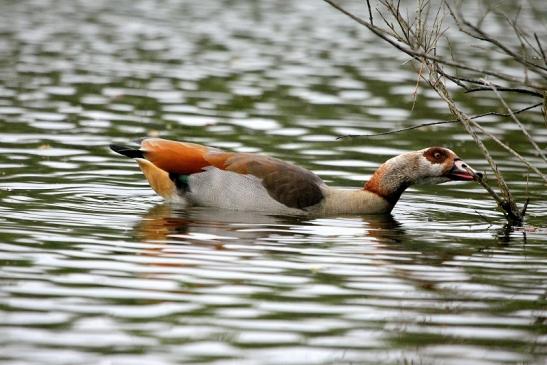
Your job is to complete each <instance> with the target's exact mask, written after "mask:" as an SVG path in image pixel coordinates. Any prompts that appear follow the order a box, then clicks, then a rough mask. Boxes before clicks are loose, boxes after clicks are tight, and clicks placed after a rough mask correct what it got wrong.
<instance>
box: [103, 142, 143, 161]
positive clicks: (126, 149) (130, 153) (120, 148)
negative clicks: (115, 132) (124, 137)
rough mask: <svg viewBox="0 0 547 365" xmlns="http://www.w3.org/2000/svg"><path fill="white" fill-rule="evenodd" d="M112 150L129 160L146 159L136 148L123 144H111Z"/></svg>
mask: <svg viewBox="0 0 547 365" xmlns="http://www.w3.org/2000/svg"><path fill="white" fill-rule="evenodd" d="M110 149H111V150H112V151H114V152H117V153H119V154H120V155H124V156H127V157H129V158H144V155H143V152H142V151H141V150H139V149H138V148H135V147H130V146H124V145H121V144H111V145H110Z"/></svg>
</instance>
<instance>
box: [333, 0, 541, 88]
mask: <svg viewBox="0 0 547 365" xmlns="http://www.w3.org/2000/svg"><path fill="white" fill-rule="evenodd" d="M323 1H325V2H326V3H328V4H329V5H331V6H332V7H333V8H335V9H336V10H338V11H340V12H341V13H343V14H345V15H346V16H348V17H350V18H351V19H353V20H355V21H356V22H357V23H359V24H361V25H363V26H365V27H366V28H368V29H369V30H370V31H371V32H373V33H374V34H375V35H377V36H378V37H380V38H382V39H383V40H384V41H386V42H388V43H389V44H391V45H392V46H393V47H395V48H397V49H398V50H400V51H401V52H404V53H406V54H407V55H409V56H411V57H412V58H414V59H416V60H417V61H420V62H421V61H422V60H423V59H427V60H429V61H433V62H437V63H440V64H443V65H446V66H449V67H454V68H457V69H461V70H466V71H471V72H474V73H477V74H484V75H489V76H493V77H496V78H499V79H500V80H505V81H510V82H523V81H522V80H519V79H517V78H515V77H513V76H510V75H507V74H504V73H502V72H494V71H489V70H485V69H477V68H474V67H471V66H468V65H465V64H461V63H456V62H451V61H448V60H445V59H442V58H440V57H436V56H431V55H429V54H427V53H425V52H420V51H414V50H413V49H410V48H408V47H405V46H403V45H401V44H399V43H398V42H396V41H395V40H393V39H391V38H389V36H388V35H390V34H389V32H386V30H385V29H382V28H379V27H377V26H374V25H372V24H370V23H369V22H368V21H366V20H364V19H363V18H361V17H359V16H357V15H355V14H353V13H351V12H349V11H347V10H346V9H344V8H342V7H341V6H339V5H338V4H336V3H335V2H334V1H333V0H323ZM523 83H524V84H525V85H526V86H528V87H530V88H533V89H538V90H541V89H542V87H541V86H540V85H535V84H532V83H531V82H523Z"/></svg>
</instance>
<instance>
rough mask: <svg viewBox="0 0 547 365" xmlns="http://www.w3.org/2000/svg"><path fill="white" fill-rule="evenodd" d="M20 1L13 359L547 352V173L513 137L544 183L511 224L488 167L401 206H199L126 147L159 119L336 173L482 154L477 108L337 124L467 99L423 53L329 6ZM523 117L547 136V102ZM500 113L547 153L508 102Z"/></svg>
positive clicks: (501, 128) (8, 210) (1, 88)
mask: <svg viewBox="0 0 547 365" xmlns="http://www.w3.org/2000/svg"><path fill="white" fill-rule="evenodd" d="M354 5H355V6H359V4H354ZM539 6H540V9H543V10H545V6H542V5H541V4H540V5H539ZM358 9H361V11H364V10H363V9H362V8H358ZM0 10H1V11H0V19H1V21H0V152H1V154H0V201H1V204H0V260H1V263H2V266H1V269H0V277H1V282H2V284H1V291H0V359H1V361H2V363H5V364H18V365H19V364H55V365H58V364H136V363H137V364H140V363H146V364H175V363H178V364H216V365H220V364H222V365H226V364H384V363H385V364H405V363H407V364H433V363H435V364H440V363H442V364H461V363H466V364H522V363H526V364H542V363H543V362H544V361H545V359H546V357H547V337H546V333H547V327H546V320H545V317H546V311H545V308H546V307H547V306H546V298H545V295H546V292H547V271H546V269H545V268H546V267H547V266H546V264H547V248H546V247H547V236H546V234H547V233H546V225H545V221H546V220H545V219H546V217H547V209H546V208H547V203H546V199H545V192H544V186H543V185H542V184H541V182H540V181H539V180H538V179H537V178H535V177H533V176H530V178H529V179H528V180H527V178H526V174H527V172H526V170H525V169H523V168H522V167H521V166H520V165H519V164H518V163H517V162H516V161H514V160H512V159H509V158H508V157H507V155H506V154H505V153H504V152H503V151H502V150H499V149H497V148H495V147H493V149H492V152H493V155H494V157H495V158H496V159H497V161H499V162H500V166H501V168H502V169H503V171H504V172H505V174H506V177H507V179H508V181H509V183H510V185H511V187H512V189H513V192H514V193H515V195H516V197H517V199H518V200H519V201H520V202H522V201H524V200H525V198H526V197H527V196H529V197H530V198H531V203H530V207H529V209H528V221H527V222H528V226H527V227H526V228H525V229H522V230H517V231H513V232H506V231H504V230H503V219H502V218H501V217H500V214H499V213H497V212H496V211H495V209H494V208H495V203H494V202H493V201H492V200H491V199H490V198H489V196H488V195H487V194H486V193H485V192H484V191H483V190H482V188H480V186H478V185H476V184H474V183H452V184H448V185H441V186H435V187H419V188H414V189H411V190H409V191H408V192H406V193H405V194H404V195H403V199H402V201H400V202H399V203H398V205H397V206H396V208H395V210H394V211H393V214H392V215H391V216H389V217H375V216H348V217H326V218H316V219H303V218H295V217H279V216H268V215H265V214H257V213H245V212H226V211H219V210H215V209H206V208H192V209H187V210H185V209H181V208H177V207H173V206H169V205H166V204H164V203H163V202H162V200H161V199H160V198H158V197H157V196H155V195H154V194H153V192H152V191H151V190H150V189H149V187H148V186H147V184H146V183H145V181H144V179H143V177H142V175H141V173H140V172H139V171H138V169H137V167H136V166H135V164H134V162H132V161H130V160H124V159H121V158H119V156H117V155H114V154H113V153H111V152H110V151H109V150H108V148H107V145H108V144H109V143H111V142H119V143H126V142H128V141H131V140H133V139H137V138H140V137H142V136H146V135H159V136H162V137H166V138H171V139H181V140H188V141H193V142H198V143H206V144H209V145H214V146H217V147H221V148H225V149H230V150H234V151H250V152H264V153H268V154H271V155H273V156H276V157H279V158H283V159H286V160H290V161H293V162H295V163H297V164H299V165H301V166H304V167H307V168H309V169H312V170H313V171H315V172H316V173H318V174H319V175H320V176H321V177H322V178H323V179H324V180H325V181H327V182H328V183H329V184H332V185H340V186H359V185H361V184H362V183H363V181H364V180H366V179H368V178H369V177H370V176H371V175H372V173H373V172H374V169H375V168H376V167H377V166H378V164H379V163H381V162H382V161H384V160H385V159H387V158H389V157H391V156H393V155H396V154H398V153H401V152H404V151H408V150H414V149H418V148H423V147H425V146H428V145H431V144H436V145H445V146H447V147H449V148H452V149H454V150H455V151H456V152H457V153H458V154H460V155H461V156H462V157H463V158H464V159H466V161H467V162H469V163H470V164H471V165H472V166H473V167H475V168H476V169H479V170H484V169H486V166H487V164H486V161H484V159H483V158H482V157H481V155H480V153H479V152H478V151H477V149H476V147H475V145H474V143H473V142H472V141H470V138H469V137H468V136H467V135H465V134H464V133H463V132H462V131H461V130H460V129H459V127H457V126H445V127H439V128H431V129H421V130H417V131H413V132H409V133H404V134H397V135H388V136H382V137H378V138H375V139H367V140H349V141H341V142H340V141H335V137H336V136H338V135H340V134H346V133H374V132H382V131H386V130H389V129H392V128H401V127H406V126H410V125H413V124H415V123H420V122H427V121H434V120H443V119H448V118H449V117H448V116H447V115H446V110H445V107H444V106H443V104H442V103H440V102H439V101H438V100H437V99H436V98H435V96H434V95H433V94H431V93H430V92H428V91H427V90H423V89H422V90H421V91H420V93H419V96H418V98H417V100H416V106H415V108H414V109H412V104H413V98H412V92H413V90H414V87H415V80H416V75H415V74H414V73H413V72H412V71H411V70H410V69H408V68H407V67H405V66H402V63H403V61H404V58H403V57H401V56H400V55H398V54H397V53H396V52H394V51H393V50H391V49H389V48H388V47H385V46H384V45H382V44H381V43H379V42H378V41H377V40H376V39H375V38H373V37H372V36H371V35H370V34H369V33H367V32H365V31H362V30H361V29H360V28H359V27H358V26H355V25H354V24H352V23H351V22H350V21H348V20H347V19H346V18H344V17H342V16H340V15H339V14H337V13H336V12H335V11H333V10H332V9H330V8H329V7H328V6H327V5H325V4H324V3H322V2H319V1H312V0H306V1H298V2H295V1H281V0H278V1H268V2H266V1H248V2H246V1H208V2H204V1H202V2H180V1H150V0H140V1H132V2H129V1H116V2H107V1H96V2H85V1H28V2H15V1H3V2H1V3H0ZM546 11H547V10H546ZM482 62H484V63H486V64H488V62H496V57H495V56H493V59H492V60H489V59H484V60H482ZM524 100H525V99H523V102H524ZM466 103H467V104H466V107H468V108H469V109H470V110H474V111H475V112H477V113H479V112H482V111H483V109H481V108H484V107H487V106H489V105H494V104H495V100H494V99H492V98H486V99H480V98H477V99H467V101H466ZM523 120H524V121H525V123H526V124H527V126H529V127H530V129H531V130H532V131H533V134H534V135H535V136H536V138H537V141H538V143H540V145H542V146H545V144H546V143H547V132H546V130H545V127H544V126H543V125H542V124H541V118H540V116H539V114H538V113H537V112H536V113H529V114H526V116H525V117H523ZM485 125H486V126H488V128H489V130H490V131H492V132H495V133H497V134H498V135H499V136H501V137H503V138H504V140H506V141H509V142H510V143H511V145H512V146H513V147H515V148H517V149H518V150H519V151H520V152H521V153H523V154H525V155H526V156H530V159H531V161H533V162H534V163H536V164H538V165H539V166H542V168H543V169H544V171H545V167H546V166H545V164H543V165H542V164H541V162H540V160H539V158H537V157H534V153H533V150H532V148H531V147H530V146H529V145H527V144H526V141H525V139H524V138H523V137H522V136H521V135H520V133H519V131H518V130H515V129H514V128H513V125H512V124H511V123H510V122H509V121H507V120H503V119H500V118H490V119H487V120H486V122H485Z"/></svg>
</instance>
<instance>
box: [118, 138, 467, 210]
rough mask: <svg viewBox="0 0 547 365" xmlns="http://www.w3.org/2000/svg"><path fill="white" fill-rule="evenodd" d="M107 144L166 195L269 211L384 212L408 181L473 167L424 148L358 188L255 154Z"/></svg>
mask: <svg viewBox="0 0 547 365" xmlns="http://www.w3.org/2000/svg"><path fill="white" fill-rule="evenodd" d="M110 148H111V149H112V150H113V151H115V152H117V153H119V154H122V155H124V156H127V157H130V158H135V159H136V160H137V162H138V164H139V166H140V168H141V170H142V172H143V173H144V175H145V176H146V178H147V179H148V182H149V183H150V186H151V187H152V189H154V191H156V193H158V194H159V195H161V196H162V197H163V198H165V199H166V200H169V201H175V202H181V203H183V204H185V205H198V206H209V207H218V208H227V209H233V210H251V211H263V212H267V213H272V214H306V215H333V214H379V213H389V212H391V210H392V209H393V207H394V206H395V203H397V201H398V200H399V197H400V196H401V194H402V193H403V192H404V191H405V189H406V188H407V187H409V186H411V185H413V184H424V183H429V184H440V183H444V182H447V181H450V180H461V181H467V180H473V179H474V177H475V176H476V174H477V173H476V172H475V171H474V170H472V169H471V168H470V167H469V166H467V165H466V164H465V163H464V162H463V161H462V160H461V159H460V158H459V157H458V156H457V155H456V154H455V153H454V152H452V151H451V150H449V149H447V148H443V147H429V148H426V149H423V150H419V151H414V152H407V153H403V154H401V155H399V156H396V157H393V158H391V159H389V160H387V161H386V162H385V163H384V164H382V165H381V166H380V167H379V168H378V169H377V170H376V172H375V173H374V175H373V176H372V178H371V179H370V180H369V181H368V182H367V183H366V184H365V185H364V187H363V188H361V189H340V188H333V187H329V186H327V185H326V184H325V183H324V182H323V180H321V178H320V177H319V176H317V175H315V174H314V173H313V172H311V171H308V170H306V169H304V168H301V167H298V166H295V165H292V164H290V163H288V162H284V161H281V160H278V159H276V158H273V157H269V156H264V155H259V154H254V153H238V152H226V151H222V150H220V149H217V148H213V147H207V146H203V145H199V144H195V143H188V142H176V141H170V140H165V139H160V138H146V139H144V140H142V142H141V145H140V146H139V147H130V146H124V145H116V144H112V145H110Z"/></svg>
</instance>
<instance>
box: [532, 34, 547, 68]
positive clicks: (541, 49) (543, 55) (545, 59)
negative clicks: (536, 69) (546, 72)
mask: <svg viewBox="0 0 547 365" xmlns="http://www.w3.org/2000/svg"><path fill="white" fill-rule="evenodd" d="M534 38H535V39H536V42H537V44H538V49H539V51H540V52H541V57H543V63H545V65H546V66H547V56H545V51H544V50H543V47H542V46H541V42H540V41H539V38H538V35H537V33H534Z"/></svg>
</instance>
